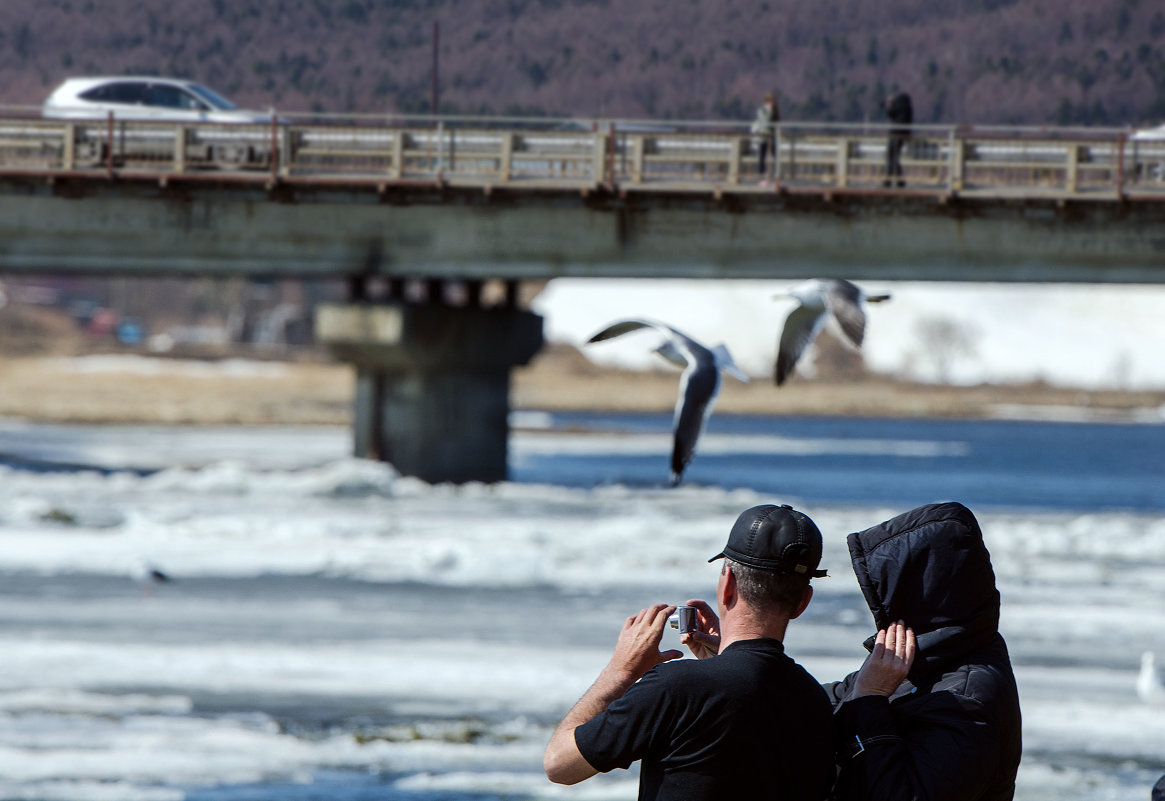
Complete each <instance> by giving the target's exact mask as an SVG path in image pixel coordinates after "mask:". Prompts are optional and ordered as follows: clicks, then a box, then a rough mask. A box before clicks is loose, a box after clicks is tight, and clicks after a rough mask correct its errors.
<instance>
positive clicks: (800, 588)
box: [724, 558, 809, 615]
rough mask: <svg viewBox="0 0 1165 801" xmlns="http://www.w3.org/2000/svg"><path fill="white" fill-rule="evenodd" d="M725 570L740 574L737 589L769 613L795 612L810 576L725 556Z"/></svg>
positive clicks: (754, 607)
mask: <svg viewBox="0 0 1165 801" xmlns="http://www.w3.org/2000/svg"><path fill="white" fill-rule="evenodd" d="M724 569H725V570H731V571H732V575H734V576H736V589H737V591H738V592H739V593H740V597H741V598H742V599H743V600H744V602H745V603H746V604H748V605H749V606H750V607H752V608H753V609H755V610H757V611H758V612H763V613H766V614H776V613H783V614H786V615H792V614H793V613H794V612H795V611H797V606H798V605H799V604H800V603H801V598H802V597H803V596H804V595H805V588H806V587H808V586H809V577H808V576H806V575H799V574H796V573H778V572H776V571H775V570H762V569H760V568H758V567H750V566H749V565H742V564H741V563H740V562H734V561H732V560H731V559H728V558H725V559H724Z"/></svg>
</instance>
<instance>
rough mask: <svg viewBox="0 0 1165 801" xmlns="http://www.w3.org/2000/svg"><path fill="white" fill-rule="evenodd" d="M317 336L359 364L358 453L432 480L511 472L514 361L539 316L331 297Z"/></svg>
mask: <svg viewBox="0 0 1165 801" xmlns="http://www.w3.org/2000/svg"><path fill="white" fill-rule="evenodd" d="M316 334H317V336H318V338H319V339H320V341H321V342H323V343H324V344H326V345H327V346H328V349H329V350H330V351H331V352H332V354H333V355H334V356H336V358H338V359H340V360H341V361H345V362H349V363H351V364H353V365H354V366H355V367H356V401H355V403H356V409H355V429H354V432H353V433H354V437H353V439H354V452H355V455H356V456H360V457H365V458H372V459H380V460H382V461H387V462H391V463H392V464H393V466H394V467H396V469H397V470H399V471H400V472H401V473H404V474H406V475H411V476H417V477H418V478H421V479H424V480H425V481H429V482H440V481H454V482H463V481H502V480H504V479H505V478H506V466H507V458H506V456H507V450H506V448H507V440H508V435H509V420H508V418H509V411H510V402H509V398H510V369H511V368H513V367H515V366H517V365H521V364H526V363H527V362H528V361H529V360H530V359H531V358H532V357H533V356H534V354H536V353H537V352H538V350H539V349H540V348H541V347H542V318H541V317H539V316H538V315H536V314H533V313H531V312H528V311H521V310H517V309H509V308H495V309H480V308H467V307H449V306H437V305H432V306H429V305H405V304H399V303H394V304H376V305H374V304H364V303H357V304H328V305H323V306H320V307H319V309H318V310H317V312H316Z"/></svg>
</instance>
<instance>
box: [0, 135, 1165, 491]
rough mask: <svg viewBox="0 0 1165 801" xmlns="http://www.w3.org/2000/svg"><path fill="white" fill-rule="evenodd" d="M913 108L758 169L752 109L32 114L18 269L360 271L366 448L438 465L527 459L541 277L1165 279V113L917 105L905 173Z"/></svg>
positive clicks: (454, 472) (0, 261)
mask: <svg viewBox="0 0 1165 801" xmlns="http://www.w3.org/2000/svg"><path fill="white" fill-rule="evenodd" d="M896 136H899V134H896V133H895V132H894V131H892V130H890V129H889V128H887V127H886V126H876V125H831V124H817V123H781V124H779V125H776V126H774V128H773V130H772V132H771V138H770V140H769V141H770V143H771V153H772V155H771V157H770V158H769V159H768V160H767V163H766V165H765V167H766V169H765V170H764V171H763V172H762V170H761V159H760V153H759V148H758V144H759V138H758V137H755V136H753V135H752V134H751V133H750V132H749V130H748V129H747V127H746V126H741V125H734V124H731V123H679V122H659V121H653V122H626V121H607V120H601V121H600V120H583V121H579V120H529V119H476V118H465V117H446V118H411V117H384V116H379V117H371V116H366V117H346V118H342V119H341V118H330V119H322V120H321V119H315V118H295V117H289V116H284V115H278V116H274V115H273V119H272V121H271V123H270V125H230V126H215V125H209V124H202V123H198V124H172V123H162V122H127V121H124V120H116V119H113V118H112V117H109V118H106V119H103V120H92V121H55V120H45V119H40V118H38V117H33V116H9V117H7V118H5V119H0V272H2V273H9V274H13V273H28V274H33V273H54V274H64V273H71V274H92V275H204V276H256V277H305V278H306V277H316V278H318V277H334V278H337V279H343V280H346V281H347V282H348V284H349V286H350V287H351V293H350V294H351V303H349V304H343V305H336V306H330V307H324V308H321V309H320V310H319V312H318V317H317V333H318V335H319V336H320V338H321V339H322V340H323V341H325V342H327V343H328V344H329V346H330V347H331V348H332V350H333V351H334V352H335V354H336V355H337V356H338V357H339V358H342V359H344V360H347V361H349V362H351V363H353V364H355V365H356V368H357V374H358V382H357V387H358V388H357V414H356V432H355V438H356V452H357V453H358V454H360V455H368V456H375V457H379V458H385V459H388V460H389V461H392V462H393V463H394V464H396V465H397V467H398V468H400V469H402V470H404V471H405V472H409V473H413V474H416V475H420V476H421V477H423V478H427V479H429V480H467V479H486V480H493V479H498V478H503V477H504V476H505V439H506V432H507V428H506V421H505V416H506V412H507V410H508V382H509V370H510V368H511V367H512V366H513V365H516V364H522V363H525V362H526V361H527V360H528V359H530V358H531V357H532V356H533V355H534V353H535V352H537V350H538V348H539V347H540V346H541V341H542V337H541V320H540V319H539V318H538V317H537V316H536V315H533V314H531V313H530V312H528V311H524V310H522V309H520V308H517V302H516V300H517V292H516V287H517V282H520V281H521V280H524V279H547V278H554V277H560V276H586V277H626V276H634V277H679V278H796V277H805V276H806V275H820V276H839V277H847V278H853V279H878V280H975V281H1060V282H1067V281H1080V282H1161V281H1163V280H1165V233H1162V231H1165V228H1162V223H1163V222H1165V139H1152V138H1145V137H1142V136H1139V135H1134V134H1133V133H1132V132H1130V131H1127V130H1118V129H1057V128H1038V129H1037V128H984V127H969V126H914V127H913V128H912V129H911V130H910V132H909V136H908V137H905V138H903V139H902V141H901V143H900V146H901V148H902V149H901V159H900V163H901V167H902V172H901V175H900V176H897V175H895V176H889V175H887V173H886V157H887V148H888V143H890V142H891V141H892V139H893V138H894V137H896ZM888 179H892V180H888ZM491 280H498V281H502V282H504V284H505V286H506V287H507V291H506V292H505V294H504V297H505V301H504V302H502V303H500V304H497V305H495V306H493V307H489V308H486V307H483V304H482V302H481V298H482V291H481V290H482V285H483V282H486V281H491ZM407 282H411V283H412V284H413V285H416V284H419V285H420V287H421V292H420V296H419V300H420V301H421V302H418V296H417V294H416V293H415V292H414V293H413V295H412V296H411V298H410V296H408V295H407V294H406V291H405V290H406V288H407V287H406V283H407ZM450 283H455V284H456V285H457V287H459V288H460V290H461V291H460V293H453V295H456V298H455V299H453V300H451V299H450V298H451V294H450V293H449V292H448V291H447V289H448V285H449V284H450Z"/></svg>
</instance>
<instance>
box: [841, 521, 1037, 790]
mask: <svg viewBox="0 0 1165 801" xmlns="http://www.w3.org/2000/svg"><path fill="white" fill-rule="evenodd" d="M848 541H849V550H850V557H851V559H852V560H853V566H854V572H855V573H856V574H857V577H858V584H860V585H861V588H862V592H863V594H864V595H865V596H866V602H867V603H868V604H869V606H870V611H871V612H873V613H874V622H875V624H876V625H877V627H878V629H884V628H886V627H887V626H888V625H889V624H891V623H894V622H896V621H898V620H902V621H904V622H905V623H906V625H908V626H910V627H911V628H913V629H914V632H915V634H916V635H917V638H918V650H917V652H916V655H915V659H914V664H913V666H912V667H911V669H910V674H909V675H908V677H907V679H906V681H904V682H903V683H902V686H901V687H899V688H898V691H897V692H895V693H894V695H893V696H892V697H891V698H889V699H886V698H884V697H882V696H865V697H862V698H850V693H851V691H852V688H853V683H854V679H855V677H856V675H857V674H856V673H852V674H850V675H849V676H847V677H846V679H845V680H844V681H840V682H835V683H833V684H827V685H825V690H826V692H827V693H828V694H829V697H830V700H831V701H832V702H833V704H834V712H835V714H834V723H835V728H836V732H837V746H838V755H837V759H838V766H839V768H840V772H839V774H838V781H837V785H836V786H835V788H834V798H836V799H838V800H839V801H851V799H855V800H856V799H863V800H864V801H883V800H885V801H889V800H890V799H894V800H895V801H897V800H898V799H903V800H905V799H917V800H918V801H1001V800H1003V799H1011V798H1012V797H1013V796H1014V795H1015V775H1016V772H1017V771H1018V769H1019V759H1020V712H1019V696H1018V693H1017V691H1016V686H1015V676H1014V674H1013V673H1012V670H1011V660H1010V658H1009V657H1008V655H1007V645H1006V644H1005V643H1004V642H1003V637H1002V636H1000V634H999V592H998V591H997V590H996V588H995V573H994V571H993V570H992V569H991V557H990V555H989V554H988V553H987V548H986V546H985V545H984V544H983V534H982V532H981V531H980V529H979V523H978V521H976V520H975V516H974V515H973V514H971V511H970V510H969V509H967V508H966V507H965V506H963V505H961V504H958V503H942V504H931V505H928V506H922V507H919V508H918V509H915V510H913V511H910V512H907V513H905V514H902V515H899V516H898V517H895V518H894V519H892V520H888V521H886V522H885V523H882V524H881V525H878V526H874V527H873V528H870V529H867V530H866V531H862V532H858V533H856V534H850V535H849V538H848ZM866 646H867V648H870V647H872V646H873V638H870V640H868V641H867V643H866Z"/></svg>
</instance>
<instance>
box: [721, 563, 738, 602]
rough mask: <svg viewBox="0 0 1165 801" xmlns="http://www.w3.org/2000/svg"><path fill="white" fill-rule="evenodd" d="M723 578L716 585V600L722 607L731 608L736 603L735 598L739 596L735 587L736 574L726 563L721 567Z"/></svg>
mask: <svg viewBox="0 0 1165 801" xmlns="http://www.w3.org/2000/svg"><path fill="white" fill-rule="evenodd" d="M723 571H724V573H723V575H724V580H723V581H721V582H720V583H719V585H718V586H717V595H718V596H719V597H717V598H716V600H717V601H718V602H719V603H720V607H721V608H722V609H731V608H732V607H733V606H734V605H735V604H736V599H737V598H738V597H740V596H739V595H737V589H736V574H735V573H733V572H732V568H731V567H729V566H728V565H724V567H723Z"/></svg>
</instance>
